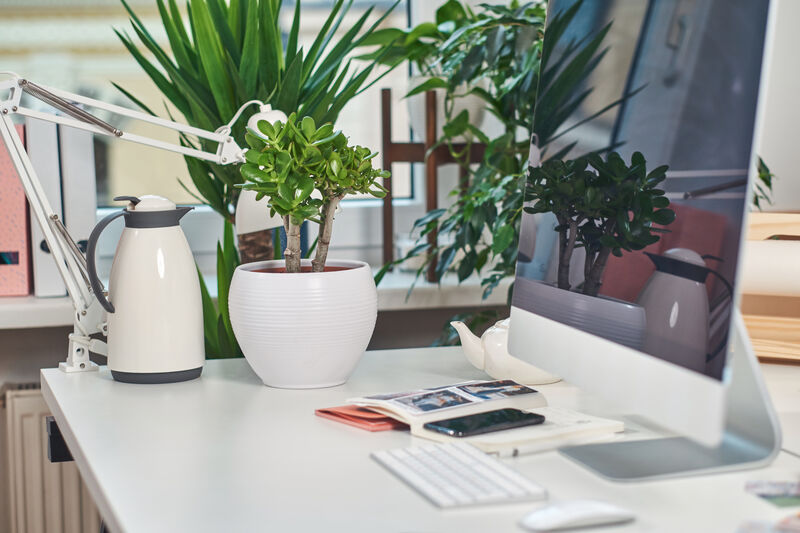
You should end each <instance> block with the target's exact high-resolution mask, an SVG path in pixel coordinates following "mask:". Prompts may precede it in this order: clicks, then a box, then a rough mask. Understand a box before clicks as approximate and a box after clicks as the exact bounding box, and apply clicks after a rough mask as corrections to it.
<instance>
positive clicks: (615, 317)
mask: <svg viewBox="0 0 800 533" xmlns="http://www.w3.org/2000/svg"><path fill="white" fill-rule="evenodd" d="M514 305H515V306H517V307H521V308H522V309H525V310H527V311H530V312H532V313H536V314H537V315H542V316H544V317H546V318H549V319H551V320H555V321H557V322H561V323H562V324H567V325H569V326H572V327H575V328H578V329H581V330H583V331H586V332H587V333H591V334H592V335H597V336H598V337H603V338H604V339H608V340H611V341H614V342H618V343H620V344H623V345H625V346H629V347H631V348H634V349H636V350H641V349H642V347H643V346H644V336H645V325H646V324H647V321H646V319H645V312H644V307H642V306H641V305H638V304H634V303H630V302H625V301H622V300H618V299H616V298H611V297H608V296H587V295H585V294H582V293H579V292H574V291H566V290H563V289H559V288H558V287H555V286H553V285H551V284H549V283H544V282H542V281H535V280H529V279H524V278H517V280H516V282H515V283H514Z"/></svg>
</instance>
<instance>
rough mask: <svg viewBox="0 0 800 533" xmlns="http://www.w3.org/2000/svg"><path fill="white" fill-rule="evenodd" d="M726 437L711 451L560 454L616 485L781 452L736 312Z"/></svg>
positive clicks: (679, 443)
mask: <svg viewBox="0 0 800 533" xmlns="http://www.w3.org/2000/svg"><path fill="white" fill-rule="evenodd" d="M733 320H734V327H732V328H731V330H732V334H733V335H732V336H733V339H732V341H731V349H730V350H729V352H728V353H729V357H731V358H732V361H731V363H730V366H729V368H728V371H730V372H731V373H732V374H731V381H730V384H729V388H728V391H727V396H726V415H725V434H724V436H723V438H722V441H721V443H720V444H719V445H718V446H716V447H712V448H709V447H707V446H703V445H701V444H698V443H696V442H694V441H692V440H689V439H687V438H683V437H671V438H663V439H646V440H637V441H623V442H613V443H604V444H585V445H581V446H570V447H565V448H562V449H561V450H559V451H560V452H561V453H562V454H564V455H566V456H567V457H569V458H570V459H572V460H573V461H576V462H578V463H580V464H582V465H583V466H585V467H586V468H588V469H590V470H592V471H594V472H595V473H597V474H599V475H600V476H602V477H605V478H607V479H611V480H614V481H641V480H646V479H657V478H666V477H676V476H691V475H700V474H709V473H716V472H728V471H731V470H744V469H748V468H757V467H760V466H764V465H767V464H769V463H770V462H771V461H772V459H773V458H774V457H775V455H777V453H778V451H779V450H780V443H781V431H780V425H779V423H778V418H777V416H776V414H775V411H774V409H773V408H772V403H771V402H770V399H769V394H768V392H767V389H766V387H765V385H764V382H763V380H762V379H761V369H760V368H759V366H758V360H757V359H756V356H755V353H754V352H753V348H752V346H751V345H750V339H749V337H748V335H747V330H746V329H745V326H744V320H743V319H742V316H741V314H740V313H739V310H738V309H734V316H733Z"/></svg>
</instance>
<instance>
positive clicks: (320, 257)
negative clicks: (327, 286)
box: [311, 196, 341, 272]
mask: <svg viewBox="0 0 800 533" xmlns="http://www.w3.org/2000/svg"><path fill="white" fill-rule="evenodd" d="M340 200H341V198H340V197H338V196H334V197H333V198H331V199H330V201H329V202H328V203H327V204H325V206H324V207H323V208H322V217H321V218H322V220H320V225H319V237H318V238H317V252H316V254H315V256H314V260H313V261H311V271H312V272H323V271H324V270H325V261H326V260H327V259H328V246H330V244H331V234H332V233H333V216H334V214H335V213H336V206H337V205H339V201H340Z"/></svg>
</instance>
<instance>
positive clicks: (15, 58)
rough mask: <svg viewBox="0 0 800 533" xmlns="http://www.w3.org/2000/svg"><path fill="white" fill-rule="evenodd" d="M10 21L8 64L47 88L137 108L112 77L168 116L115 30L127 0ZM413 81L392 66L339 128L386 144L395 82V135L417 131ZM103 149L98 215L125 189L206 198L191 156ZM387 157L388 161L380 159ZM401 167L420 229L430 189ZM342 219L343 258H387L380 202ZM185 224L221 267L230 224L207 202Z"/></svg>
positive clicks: (408, 214) (123, 19) (399, 177)
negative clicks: (219, 246)
mask: <svg viewBox="0 0 800 533" xmlns="http://www.w3.org/2000/svg"><path fill="white" fill-rule="evenodd" d="M128 2H129V4H130V5H131V7H132V8H133V9H134V10H135V11H136V12H137V14H138V15H139V16H140V17H141V18H142V20H143V22H144V23H145V25H146V26H147V27H148V29H149V30H150V31H151V32H152V33H153V35H154V37H155V38H156V39H157V40H160V41H162V42H164V43H166V35H165V33H164V30H163V28H162V26H161V23H160V20H159V16H158V11H157V7H156V4H155V1H154V0H128ZM373 3H375V4H376V11H378V12H380V11H382V10H385V9H387V8H388V7H389V6H391V4H392V3H391V2H388V1H384V0H376V1H375V2H368V1H358V0H357V1H356V3H355V4H354V7H353V8H352V10H351V16H354V17H357V16H359V14H360V13H363V10H364V9H366V8H367V6H369V5H372V4H373ZM287 4H288V2H287ZM329 8H330V2H329V1H325V0H318V1H315V2H307V3H304V4H303V13H302V16H303V18H302V22H303V26H302V30H303V32H302V35H301V44H302V42H303V41H305V42H308V41H310V40H311V39H313V38H314V37H315V36H316V35H317V33H318V32H319V29H320V27H321V25H322V23H323V21H324V20H325V16H326V15H327V13H328V11H329ZM293 10H294V5H286V6H285V7H284V12H283V13H282V24H283V26H284V27H289V25H290V24H291V15H292V13H293ZM0 18H2V19H3V28H4V29H3V31H2V32H0V56H2V57H3V60H4V61H3V62H4V68H5V69H8V70H12V71H15V72H17V73H19V74H20V75H22V76H25V77H28V78H30V79H31V80H34V81H36V82H39V83H41V84H44V85H51V86H53V87H58V88H60V89H64V90H67V91H71V92H75V93H79V94H85V95H87V96H91V97H93V98H97V99H99V100H102V101H106V102H109V103H115V104H119V105H131V104H130V103H129V102H128V101H127V100H126V99H125V98H124V97H123V95H122V94H120V93H119V92H118V91H117V90H116V89H115V88H114V87H113V86H112V85H111V84H110V81H114V82H117V83H119V84H120V85H121V86H123V87H125V88H126V89H128V90H130V91H131V92H132V93H133V94H135V95H136V96H137V97H139V98H140V99H141V100H143V101H144V102H145V103H147V104H148V105H151V106H152V107H153V109H155V110H157V112H158V111H159V110H160V111H161V112H162V116H166V113H164V112H163V109H164V107H163V105H162V104H161V102H162V101H163V97H161V95H160V93H159V92H158V90H157V89H156V88H155V86H154V85H153V84H152V83H151V82H150V80H149V79H148V78H147V76H146V75H145V74H144V73H143V72H142V70H141V68H140V67H139V66H138V65H137V64H136V62H135V61H134V60H133V58H132V57H131V56H130V55H129V54H128V52H127V51H126V50H125V49H124V47H123V46H122V44H121V43H120V42H119V40H118V38H117V37H116V35H114V32H113V28H119V29H125V30H128V31H129V29H130V24H129V23H128V20H127V16H126V13H125V11H124V9H123V7H122V5H121V2H119V0H58V1H56V0H6V1H4V2H3V5H2V6H1V7H0ZM387 24H389V25H392V26H400V27H403V26H406V25H407V24H408V18H407V12H406V9H404V8H403V6H398V7H397V8H396V9H395V11H394V12H393V13H392V14H391V15H390V17H389V19H388V20H387ZM343 26H345V25H344V24H343ZM343 31H346V30H343ZM407 78H408V76H407V71H406V70H405V69H403V68H398V69H396V70H395V71H394V72H392V73H390V74H389V75H388V76H387V77H385V78H384V79H383V80H381V81H380V82H379V83H378V84H376V85H375V86H374V87H372V88H370V89H369V90H368V91H366V92H364V93H363V94H361V95H359V96H358V97H357V98H356V99H354V100H352V101H351V102H350V103H349V104H348V106H347V107H346V108H345V110H344V112H343V113H342V114H341V116H340V119H339V122H338V123H337V127H339V128H340V129H342V130H343V131H344V132H345V133H347V134H348V135H349V136H350V137H351V140H352V141H353V142H357V143H359V144H364V145H366V146H370V147H371V148H373V149H375V150H380V139H381V135H380V89H381V88H382V87H387V86H388V87H391V88H392V89H393V100H394V104H393V109H394V114H393V128H394V136H395V138H396V139H403V138H407V136H408V113H407V112H406V103H405V101H404V100H403V99H402V97H403V95H404V94H405V92H406V90H407ZM113 120H115V121H116V122H115V124H116V125H118V126H119V127H121V128H122V129H123V130H125V131H130V132H132V133H137V134H140V135H146V136H150V137H158V138H162V139H164V140H168V141H171V142H176V140H177V137H176V136H174V135H173V134H172V133H171V132H169V131H165V130H163V129H161V128H158V127H156V126H152V125H148V124H144V123H140V122H136V121H124V120H121V119H120V118H119V117H115V118H114V119H113ZM95 147H96V154H97V157H96V159H97V160H98V162H99V165H98V176H99V179H98V186H97V193H98V205H99V209H98V216H101V215H103V213H104V212H105V211H106V210H107V209H109V206H111V205H112V202H111V198H113V197H114V196H117V195H140V194H160V195H162V196H166V197H168V198H170V199H172V200H174V201H176V202H178V203H184V204H186V203H196V200H194V199H193V198H192V197H191V195H190V194H188V193H187V192H186V191H184V190H183V188H182V187H181V186H180V184H179V183H178V178H180V179H181V180H183V181H184V183H186V184H188V185H191V181H190V180H189V179H188V173H187V171H186V167H185V163H184V161H183V158H182V157H181V156H179V155H177V154H174V153H170V152H165V151H161V150H157V149H154V148H150V147H146V146H140V145H135V144H132V143H124V142H115V141H114V140H113V139H110V138H100V137H98V138H97V139H96V142H95ZM143 162H145V163H144V164H143ZM377 164H378V165H380V160H378V161H377ZM393 171H394V180H393V189H394V193H395V197H396V198H398V200H397V217H398V220H397V222H396V227H397V228H403V229H405V228H410V227H411V224H412V223H413V220H414V219H415V218H416V217H418V216H421V215H422V214H423V212H424V208H423V206H422V203H421V201H420V200H419V199H418V198H417V199H415V198H414V197H413V195H412V191H420V190H422V189H423V187H421V186H417V187H412V176H411V170H410V168H409V166H408V165H396V166H395V168H394V169H393ZM418 174H420V173H418ZM339 218H340V221H338V222H337V226H336V228H335V236H334V243H333V247H334V248H335V249H336V250H337V255H338V256H340V257H358V258H360V259H364V260H367V261H370V262H372V263H374V264H379V263H380V261H381V256H380V245H381V229H380V228H381V223H380V220H381V219H380V202H378V201H376V200H352V201H349V202H346V203H345V206H344V211H343V212H342V214H341V215H340V217H339ZM183 226H184V230H185V231H186V234H187V237H188V238H189V242H190V244H191V246H192V249H193V251H194V252H195V255H196V256H197V259H198V263H199V264H200V266H201V268H202V269H203V270H208V271H213V268H214V264H215V260H214V253H215V248H216V241H217V239H218V237H219V236H220V234H221V229H222V228H221V227H222V224H221V221H220V219H219V217H218V216H217V215H216V214H215V213H213V212H212V211H211V210H210V209H208V208H206V207H204V206H198V208H197V209H196V210H195V213H194V214H192V215H191V216H190V217H187V218H186V219H185V223H184V224H183ZM117 231H119V230H117ZM106 233H109V235H105V234H104V236H103V239H102V240H101V243H100V248H99V257H100V260H101V265H100V270H101V273H102V271H104V270H105V271H108V269H110V261H109V260H110V258H111V256H113V253H114V247H115V243H116V236H115V235H114V234H113V233H114V232H113V231H112V230H111V229H109V231H107V232H106ZM104 260H105V261H104ZM103 263H105V264H103Z"/></svg>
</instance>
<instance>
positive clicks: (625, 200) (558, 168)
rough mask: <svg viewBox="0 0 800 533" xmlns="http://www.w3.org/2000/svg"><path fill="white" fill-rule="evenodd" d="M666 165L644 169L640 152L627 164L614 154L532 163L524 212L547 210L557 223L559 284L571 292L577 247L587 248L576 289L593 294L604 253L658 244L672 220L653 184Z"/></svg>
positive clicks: (605, 258)
mask: <svg viewBox="0 0 800 533" xmlns="http://www.w3.org/2000/svg"><path fill="white" fill-rule="evenodd" d="M666 173H667V166H666V165H663V166H659V167H657V168H655V169H653V170H652V171H650V172H649V173H648V172H647V169H646V161H645V158H644V156H643V155H642V154H641V153H639V152H635V153H634V154H633V156H632V157H631V164H630V165H628V164H627V163H626V162H625V160H624V159H623V158H622V157H621V156H620V155H619V154H618V153H616V152H609V153H608V155H607V156H606V157H605V158H603V157H601V156H600V155H598V154H596V153H593V154H589V155H587V156H585V157H581V158H578V159H574V160H567V161H562V160H559V159H549V160H547V161H545V162H544V163H543V164H542V166H540V167H535V168H534V167H531V168H530V170H529V177H528V182H527V186H526V189H525V200H526V203H527V202H530V204H526V205H527V207H525V212H527V213H531V214H535V213H552V214H553V215H555V217H556V220H557V221H558V225H557V226H556V228H555V231H557V232H558V243H559V245H558V287H559V288H560V289H565V290H570V289H571V286H570V281H569V280H570V276H569V274H570V262H571V259H572V254H573V252H574V251H575V249H576V248H579V247H582V248H584V249H585V251H586V259H585V261H584V267H583V275H584V281H583V286H582V288H581V292H583V294H587V295H590V296H597V293H598V291H599V290H600V285H601V281H602V276H603V272H604V270H605V268H606V264H607V261H608V258H609V255H611V254H613V255H615V256H618V257H620V256H622V254H623V252H630V251H633V250H641V249H643V248H645V247H646V246H649V245H651V244H654V243H656V242H658V240H659V238H660V237H659V235H658V233H659V232H660V231H663V229H662V228H659V227H657V226H655V225H654V224H656V225H658V226H667V225H669V224H671V223H672V221H673V220H675V212H674V211H673V210H672V209H670V208H669V199H667V197H666V193H665V192H664V190H662V189H659V188H658V185H659V184H660V183H661V182H662V181H664V179H665V178H666Z"/></svg>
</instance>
